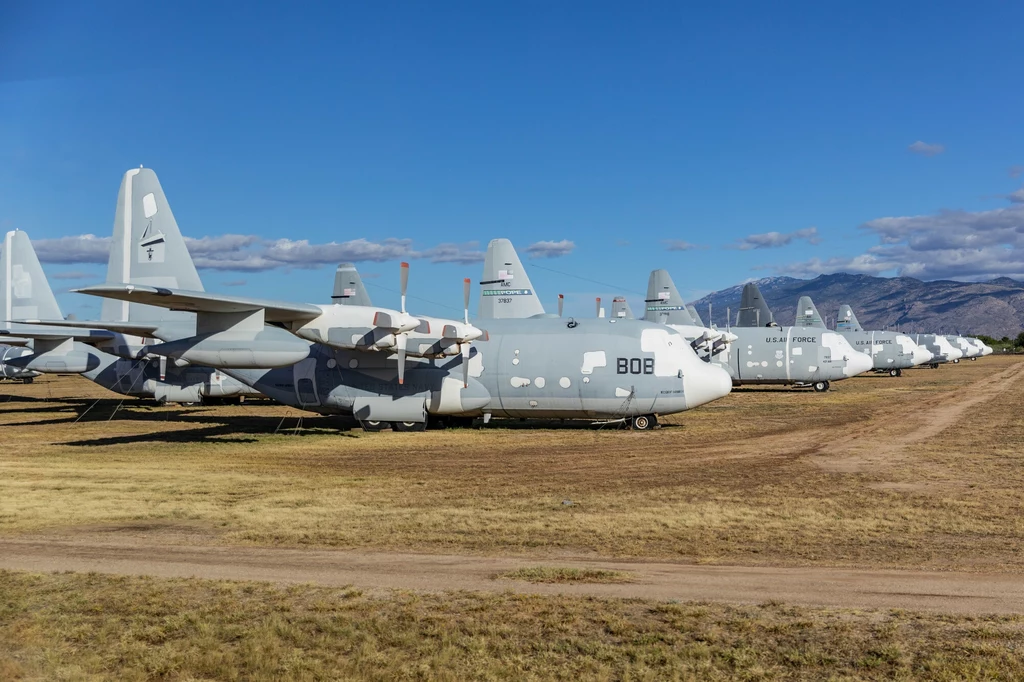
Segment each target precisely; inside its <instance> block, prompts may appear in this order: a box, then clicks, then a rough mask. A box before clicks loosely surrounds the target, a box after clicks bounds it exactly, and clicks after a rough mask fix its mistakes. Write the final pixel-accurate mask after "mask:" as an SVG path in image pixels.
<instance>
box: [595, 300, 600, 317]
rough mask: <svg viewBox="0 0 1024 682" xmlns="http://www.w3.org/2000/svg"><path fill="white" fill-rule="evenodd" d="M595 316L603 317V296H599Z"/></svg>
mask: <svg viewBox="0 0 1024 682" xmlns="http://www.w3.org/2000/svg"><path fill="white" fill-rule="evenodd" d="M594 317H601V297H600V296H598V297H597V310H595V311H594Z"/></svg>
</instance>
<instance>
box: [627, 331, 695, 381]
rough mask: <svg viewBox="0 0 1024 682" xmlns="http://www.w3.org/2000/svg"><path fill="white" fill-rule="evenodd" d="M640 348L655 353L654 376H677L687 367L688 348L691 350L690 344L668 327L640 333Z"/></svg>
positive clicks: (693, 356)
mask: <svg viewBox="0 0 1024 682" xmlns="http://www.w3.org/2000/svg"><path fill="white" fill-rule="evenodd" d="M684 346H686V348H685V349H684ZM640 350H642V351H643V352H645V353H654V376H658V377H672V376H677V375H678V374H679V372H680V371H683V370H685V369H686V364H687V362H686V361H687V355H686V350H689V344H687V343H686V341H684V340H683V337H682V336H680V335H679V334H678V333H676V332H671V331H669V330H668V329H644V330H643V331H642V332H641V333H640ZM690 355H691V356H692V358H693V359H694V360H695V361H696V362H700V363H703V361H702V360H701V359H700V358H698V357H697V356H696V355H694V354H693V353H690Z"/></svg>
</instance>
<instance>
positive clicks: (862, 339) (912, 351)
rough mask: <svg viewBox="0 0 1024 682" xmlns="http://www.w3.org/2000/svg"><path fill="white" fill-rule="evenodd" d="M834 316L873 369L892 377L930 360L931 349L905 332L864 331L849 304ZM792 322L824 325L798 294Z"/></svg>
mask: <svg viewBox="0 0 1024 682" xmlns="http://www.w3.org/2000/svg"><path fill="white" fill-rule="evenodd" d="M844 309H845V310H846V314H845V315H844V312H843V310H844ZM837 319H838V322H837V323H836V331H837V332H839V333H840V334H842V335H843V336H844V337H845V338H846V340H847V341H849V342H850V345H851V346H853V348H854V350H857V351H860V352H861V353H864V354H865V355H867V356H868V357H869V358H871V362H872V363H873V364H874V369H875V371H876V372H884V373H886V374H888V375H889V376H892V377H898V376H903V370H905V369H910V368H911V367H916V366H918V365H923V364H925V363H927V362H931V360H932V354H931V352H930V351H929V350H928V349H927V348H924V347H923V346H919V345H917V344H916V343H914V340H913V339H911V338H910V337H909V336H907V335H906V334H900V333H899V332H893V331H870V332H869V331H864V330H863V329H861V328H860V325H859V324H858V323H857V319H856V317H855V316H854V315H853V310H852V309H851V308H850V307H849V306H843V308H841V309H840V314H839V318H837ZM796 325H797V326H798V327H814V328H816V329H827V328H828V327H826V326H825V320H824V319H822V317H821V314H820V313H818V308H817V307H816V306H815V305H814V301H812V300H811V297H810V296H801V297H800V300H799V301H798V302H797V304H796Z"/></svg>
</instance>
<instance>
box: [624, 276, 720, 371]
mask: <svg viewBox="0 0 1024 682" xmlns="http://www.w3.org/2000/svg"><path fill="white" fill-rule="evenodd" d="M690 307H691V306H687V305H686V302H685V301H684V300H683V298H682V296H680V294H679V291H678V290H677V289H676V285H675V284H674V283H673V282H672V277H671V276H670V275H669V274H668V271H667V270H653V271H651V276H650V277H648V279H647V298H646V300H645V301H644V319H645V320H647V321H648V322H657V323H658V324H663V325H667V326H670V327H672V328H673V329H675V330H676V331H677V332H679V333H680V334H682V335H683V338H685V339H686V340H687V341H689V342H690V346H691V347H692V348H693V350H694V352H696V353H697V354H698V355H699V356H700V357H701V358H702V359H704V360H710V359H711V358H712V357H714V356H716V355H718V354H719V353H723V352H726V351H727V350H728V349H729V344H730V343H732V342H733V341H735V340H736V339H737V337H736V335H735V334H733V333H732V332H731V331H726V330H721V329H714V328H712V327H705V326H704V323H703V321H700V320H699V316H698V318H697V319H694V316H693V315H692V314H691V313H690V310H689V308H690Z"/></svg>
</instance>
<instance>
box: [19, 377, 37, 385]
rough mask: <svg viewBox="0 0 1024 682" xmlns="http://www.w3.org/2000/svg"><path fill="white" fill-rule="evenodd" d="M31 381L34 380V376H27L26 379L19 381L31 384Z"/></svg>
mask: <svg viewBox="0 0 1024 682" xmlns="http://www.w3.org/2000/svg"><path fill="white" fill-rule="evenodd" d="M33 381H35V377H28V378H27V379H22V380H21V383H23V384H31V383H32V382H33Z"/></svg>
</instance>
